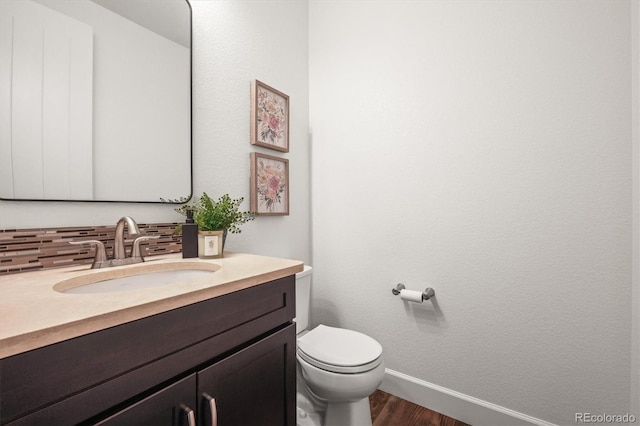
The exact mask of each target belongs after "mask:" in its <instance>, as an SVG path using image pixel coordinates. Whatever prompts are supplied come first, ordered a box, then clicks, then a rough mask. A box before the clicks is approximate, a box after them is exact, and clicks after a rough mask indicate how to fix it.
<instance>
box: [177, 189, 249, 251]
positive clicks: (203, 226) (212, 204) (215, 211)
mask: <svg viewBox="0 0 640 426" xmlns="http://www.w3.org/2000/svg"><path fill="white" fill-rule="evenodd" d="M243 201H244V198H242V197H241V198H238V199H232V198H231V197H230V196H229V194H224V195H223V196H221V197H220V198H218V200H217V201H215V200H213V199H212V198H211V197H209V195H207V193H206V192H203V193H202V195H201V196H200V197H196V198H194V200H193V202H192V203H191V204H185V205H183V206H181V207H179V208H177V209H176V211H177V212H178V213H181V214H183V215H185V216H186V215H187V211H189V210H191V211H192V212H193V220H194V221H195V223H196V224H197V225H198V257H201V258H215V257H221V256H222V254H223V251H224V243H225V241H226V237H227V232H231V233H232V234H238V233H240V232H242V230H241V229H240V226H241V225H243V224H245V223H247V222H249V221H251V220H253V219H255V216H256V214H255V213H252V212H241V211H240V204H242V202H243Z"/></svg>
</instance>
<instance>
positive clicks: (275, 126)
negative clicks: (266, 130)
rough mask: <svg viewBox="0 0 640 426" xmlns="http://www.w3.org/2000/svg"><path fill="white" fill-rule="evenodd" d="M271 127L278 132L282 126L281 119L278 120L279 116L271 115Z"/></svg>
mask: <svg viewBox="0 0 640 426" xmlns="http://www.w3.org/2000/svg"><path fill="white" fill-rule="evenodd" d="M269 127H270V128H271V130H273V131H274V132H276V133H277V132H278V127H280V120H278V117H276V116H275V115H271V116H269Z"/></svg>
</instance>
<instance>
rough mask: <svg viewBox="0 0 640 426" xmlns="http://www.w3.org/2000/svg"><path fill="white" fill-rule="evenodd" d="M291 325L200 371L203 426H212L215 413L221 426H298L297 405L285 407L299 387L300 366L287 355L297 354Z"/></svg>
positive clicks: (199, 385) (290, 404) (199, 386)
mask: <svg viewBox="0 0 640 426" xmlns="http://www.w3.org/2000/svg"><path fill="white" fill-rule="evenodd" d="M289 327H290V328H292V330H288V329H285V330H282V331H280V332H278V333H276V334H275V335H272V336H270V337H268V338H267V339H265V340H264V341H261V342H259V343H256V344H254V345H252V346H249V347H247V348H245V349H243V350H241V351H239V352H237V353H235V354H233V355H231V356H229V357H227V358H225V359H224V360H222V361H220V362H218V363H216V364H214V365H212V366H210V367H208V368H206V369H204V370H202V371H200V372H199V373H198V395H199V397H200V398H201V410H200V413H204V415H203V416H200V417H201V418H202V419H203V422H202V423H200V424H201V425H203V426H204V425H211V424H212V423H211V422H210V420H209V419H210V418H211V412H215V413H217V417H218V424H220V425H238V426H269V425H273V426H281V425H287V424H290V425H293V424H294V423H292V422H291V421H289V419H292V418H293V419H294V420H293V421H295V410H296V407H295V401H293V403H289V404H282V401H287V395H290V394H291V393H293V394H295V386H296V383H295V364H293V365H292V363H290V362H289V361H288V360H289V359H290V356H291V354H289V353H288V352H289V351H290V350H293V351H294V354H295V325H291V326H289ZM291 331H293V334H292V333H291ZM291 337H293V341H291V340H290V339H291ZM292 367H293V371H289V370H290V369H291V368H292ZM211 398H213V399H214V402H211ZM212 404H215V408H213V409H212V408H211V406H212Z"/></svg>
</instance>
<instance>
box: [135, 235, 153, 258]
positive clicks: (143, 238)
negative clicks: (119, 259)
mask: <svg viewBox="0 0 640 426" xmlns="http://www.w3.org/2000/svg"><path fill="white" fill-rule="evenodd" d="M158 238H160V235H142V236H140V237H137V238H136V239H135V240H133V247H132V248H131V256H130V257H131V258H136V257H139V258H140V259H142V261H143V262H144V257H142V252H141V250H140V243H141V242H143V241H147V240H157V239H158Z"/></svg>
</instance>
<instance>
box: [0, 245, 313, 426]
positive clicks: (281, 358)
mask: <svg viewBox="0 0 640 426" xmlns="http://www.w3.org/2000/svg"><path fill="white" fill-rule="evenodd" d="M174 260H175V259H174ZM202 262H214V263H216V264H217V265H219V266H220V269H219V270H218V271H216V272H215V273H213V274H211V276H210V277H205V278H200V279H195V280H190V281H189V282H185V283H179V284H169V285H164V286H161V287H156V288H150V289H149V288H146V289H138V290H132V291H128V292H113V293H105V294H80V295H79V294H64V293H59V292H56V291H55V290H52V284H53V285H55V282H57V280H60V279H61V278H68V277H69V275H79V274H86V273H87V271H81V270H80V269H81V268H75V269H73V270H71V271H66V272H62V271H60V272H53V275H51V274H50V273H49V274H47V273H45V272H46V271H45V272H42V273H28V274H21V275H23V276H24V277H19V275H16V276H15V277H12V276H10V277H8V279H7V278H6V277H5V278H3V280H4V281H7V282H3V283H2V285H1V286H0V287H2V289H1V290H0V296H10V297H9V299H11V300H9V301H5V300H2V301H0V315H1V316H0V321H2V323H3V326H2V327H0V356H1V359H0V404H1V406H0V413H1V414H0V416H1V418H0V423H1V424H12V425H14V424H15V425H21V424H25V425H26V424H29V425H34V424H43V425H45V424H46V425H51V424H77V423H81V424H105V425H118V424H122V425H132V424H153V425H196V424H198V425H215V424H220V425H225V424H242V425H294V424H295V421H296V415H295V409H296V408H295V404H296V401H295V394H296V390H295V386H296V383H295V374H296V373H295V344H296V336H295V334H296V333H295V324H294V323H293V322H292V320H293V317H294V316H295V273H296V272H300V271H302V268H303V266H302V262H297V261H289V260H284V259H275V258H266V257H262V256H254V255H244V254H237V253H230V254H225V258H223V259H216V260H215V261H213V260H212V261H204V260H203V261H202ZM122 268H126V267H122ZM114 269H119V268H114ZM38 274H40V276H37V275H38ZM27 275H31V276H32V277H31V278H29V277H27ZM30 279H31V280H34V281H33V282H30V284H31V285H28V284H29V282H26V281H29V280H30ZM19 288H24V293H25V295H24V296H18V295H16V294H14V292H15V291H18V289H19ZM36 293H37V295H35V294H36ZM42 293H44V294H42ZM118 293H120V294H118ZM30 294H32V295H34V296H33V297H35V298H36V300H33V299H31V300H27V299H28V298H29V295H30ZM47 296H48V297H47ZM20 297H23V298H24V299H25V303H26V304H27V305H26V306H22V307H20V306H17V307H16V306H15V305H13V306H11V305H10V304H15V303H16V300H17V299H18V298H20ZM3 299H5V298H4V297H3ZM36 307H39V310H38V309H36ZM74 307H75V308H76V309H77V310H79V311H80V312H79V313H78V312H75V313H73V312H71V313H70V311H69V310H70V309H73V308H74ZM91 310H94V314H93V315H92V314H91V313H90V312H91ZM27 311H31V314H32V316H33V318H32V319H31V320H29V319H25V322H27V324H24V323H22V324H20V322H21V321H20V320H21V319H24V318H26V317H24V315H28V314H29V312H27ZM47 317H49V318H50V321H47ZM14 320H17V322H15V323H14ZM47 323H48V324H47ZM4 324H7V325H8V327H6V328H5V327H4ZM39 327H40V328H39ZM52 340H55V341H52ZM216 421H217V422H218V423H216Z"/></svg>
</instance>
